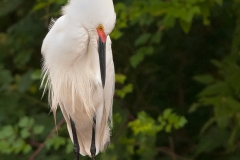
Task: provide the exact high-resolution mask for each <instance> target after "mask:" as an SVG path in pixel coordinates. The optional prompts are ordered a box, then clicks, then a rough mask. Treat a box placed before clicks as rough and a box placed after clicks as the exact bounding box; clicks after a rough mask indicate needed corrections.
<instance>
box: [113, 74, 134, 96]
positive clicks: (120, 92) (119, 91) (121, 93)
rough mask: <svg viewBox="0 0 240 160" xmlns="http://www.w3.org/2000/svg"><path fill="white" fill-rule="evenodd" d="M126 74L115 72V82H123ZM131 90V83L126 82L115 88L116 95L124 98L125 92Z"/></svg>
mask: <svg viewBox="0 0 240 160" xmlns="http://www.w3.org/2000/svg"><path fill="white" fill-rule="evenodd" d="M126 78H127V77H126V76H125V75H122V74H116V75H115V82H116V83H119V84H122V85H123V84H124V82H125V80H126ZM132 90H133V85H132V84H127V85H124V86H123V87H122V88H121V89H115V93H116V95H117V96H119V97H121V98H124V97H125V96H126V94H128V93H131V92H132Z"/></svg>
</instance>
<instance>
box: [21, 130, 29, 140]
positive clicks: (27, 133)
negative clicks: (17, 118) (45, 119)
mask: <svg viewBox="0 0 240 160" xmlns="http://www.w3.org/2000/svg"><path fill="white" fill-rule="evenodd" d="M20 135H21V138H23V139H25V138H28V137H29V136H30V132H29V130H28V129H27V128H24V129H22V130H21V131H20Z"/></svg>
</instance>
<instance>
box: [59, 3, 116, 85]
mask: <svg viewBox="0 0 240 160" xmlns="http://www.w3.org/2000/svg"><path fill="white" fill-rule="evenodd" d="M63 13H64V14H65V15H66V16H67V17H68V19H71V20H72V21H74V22H75V25H77V26H80V27H84V28H85V29H86V30H87V31H88V32H89V34H90V35H91V34H92V33H93V35H96V36H93V37H96V39H97V40H98V53H99V64H100V71H101V79H102V86H103V88H104V86H105V78H106V40H107V36H108V35H109V34H110V33H111V32H112V30H113V28H114V26H115V22H116V14H115V11H114V6H113V2H112V0H70V1H69V4H68V5H67V6H65V7H64V8H63Z"/></svg>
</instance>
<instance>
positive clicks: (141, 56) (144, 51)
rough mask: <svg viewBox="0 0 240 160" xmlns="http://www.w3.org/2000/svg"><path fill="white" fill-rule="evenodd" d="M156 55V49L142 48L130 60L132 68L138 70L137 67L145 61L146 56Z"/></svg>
mask: <svg viewBox="0 0 240 160" xmlns="http://www.w3.org/2000/svg"><path fill="white" fill-rule="evenodd" d="M153 53H154V48H153V47H151V46H149V47H141V48H140V49H138V50H137V52H136V54H134V55H133V56H131V58H130V63H131V65H132V67H134V68H136V67H137V65H138V64H139V63H140V62H142V61H143V59H144V57H145V56H146V55H151V54H153Z"/></svg>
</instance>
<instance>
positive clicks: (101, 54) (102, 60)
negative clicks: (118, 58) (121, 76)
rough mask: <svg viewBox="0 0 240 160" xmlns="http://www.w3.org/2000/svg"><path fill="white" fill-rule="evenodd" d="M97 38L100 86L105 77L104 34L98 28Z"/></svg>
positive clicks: (103, 82) (103, 83)
mask: <svg viewBox="0 0 240 160" xmlns="http://www.w3.org/2000/svg"><path fill="white" fill-rule="evenodd" d="M98 35H99V40H98V54H99V64H100V72H101V79H102V87H103V88H104V86H105V79H106V35H105V33H104V31H103V30H98Z"/></svg>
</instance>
